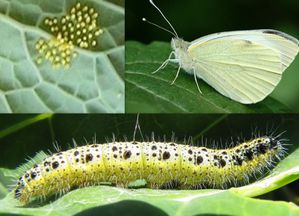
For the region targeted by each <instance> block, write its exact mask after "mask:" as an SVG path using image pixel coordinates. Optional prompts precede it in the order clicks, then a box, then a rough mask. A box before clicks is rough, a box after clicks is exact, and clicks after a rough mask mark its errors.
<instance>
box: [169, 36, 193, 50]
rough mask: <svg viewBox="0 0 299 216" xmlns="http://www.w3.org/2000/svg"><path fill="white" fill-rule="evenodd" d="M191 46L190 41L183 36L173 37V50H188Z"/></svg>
mask: <svg viewBox="0 0 299 216" xmlns="http://www.w3.org/2000/svg"><path fill="white" fill-rule="evenodd" d="M188 46H189V43H188V42H186V41H184V40H183V39H181V38H177V37H175V38H172V39H171V47H172V49H173V50H181V51H187V49H188Z"/></svg>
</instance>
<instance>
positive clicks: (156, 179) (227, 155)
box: [14, 136, 285, 204]
mask: <svg viewBox="0 0 299 216" xmlns="http://www.w3.org/2000/svg"><path fill="white" fill-rule="evenodd" d="M284 155H285V148H284V144H283V142H282V141H281V140H278V139H277V137H272V136H263V137H258V138H254V139H252V140H250V141H248V142H244V143H241V144H240V145H238V146H236V147H233V148H229V149H209V148H206V147H196V146H190V145H183V144H177V143H174V142H155V141H151V142H136V141H134V142H116V141H115V142H111V143H106V144H91V145H86V146H82V147H76V148H73V149H70V150H67V151H63V152H59V153H55V154H53V155H51V156H49V157H47V158H45V159H44V160H43V161H42V162H41V163H39V164H36V165H34V166H33V168H31V169H29V170H28V171H26V172H25V174H24V175H23V176H21V177H20V178H19V181H18V183H17V186H16V188H15V190H14V194H15V198H17V199H18V200H19V201H20V202H21V203H22V204H27V203H29V202H30V200H31V199H32V198H42V197H48V196H50V195H53V194H59V193H64V192H67V191H69V190H71V189H72V188H76V187H83V186H88V185H97V184H100V183H102V182H111V183H112V184H114V185H116V186H120V187H127V186H128V184H129V183H130V182H133V181H136V180H138V179H144V180H146V182H147V187H149V188H163V187H167V185H168V184H172V183H174V182H175V184H176V186H177V188H179V189H197V188H228V187H230V186H236V185H242V184H243V185H244V184H246V183H248V182H249V179H250V177H251V176H255V175H256V174H260V173H261V172H262V171H263V170H264V169H265V168H271V167H272V166H273V164H274V163H275V161H278V160H280V158H281V157H283V156H284Z"/></svg>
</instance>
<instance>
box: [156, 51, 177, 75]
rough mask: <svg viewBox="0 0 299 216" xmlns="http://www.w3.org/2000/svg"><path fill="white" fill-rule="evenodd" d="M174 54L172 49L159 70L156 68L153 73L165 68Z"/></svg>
mask: <svg viewBox="0 0 299 216" xmlns="http://www.w3.org/2000/svg"><path fill="white" fill-rule="evenodd" d="M172 55H174V51H172V52H171V53H170V54H169V56H168V58H167V59H166V60H165V61H164V62H163V63H162V64H161V66H160V67H159V68H158V69H157V70H155V71H154V72H152V74H155V73H157V72H158V71H159V70H161V69H163V68H165V67H166V66H167V65H168V63H169V62H170V61H171V60H172V58H171V57H172Z"/></svg>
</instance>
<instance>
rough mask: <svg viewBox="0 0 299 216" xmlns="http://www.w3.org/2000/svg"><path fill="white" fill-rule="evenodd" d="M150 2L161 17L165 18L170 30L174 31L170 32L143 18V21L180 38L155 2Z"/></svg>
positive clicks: (150, 0) (151, 0)
mask: <svg viewBox="0 0 299 216" xmlns="http://www.w3.org/2000/svg"><path fill="white" fill-rule="evenodd" d="M149 2H150V3H151V5H153V6H154V7H155V8H156V9H157V11H158V12H159V13H160V14H161V16H162V17H163V19H164V20H165V21H166V22H167V23H168V25H169V26H170V28H171V29H172V31H170V30H168V29H166V28H163V27H161V26H159V25H157V24H155V23H153V22H150V21H148V20H146V19H145V18H143V19H142V20H143V21H145V22H147V23H149V24H151V25H154V26H156V27H158V28H160V29H163V30H165V31H167V32H169V33H171V34H172V35H173V36H175V37H176V38H178V37H179V36H178V34H177V33H176V31H175V29H174V27H173V26H172V25H171V23H170V22H169V20H168V19H167V18H166V16H165V15H164V14H163V12H162V11H161V10H160V8H158V6H157V5H155V3H154V1H153V0H149Z"/></svg>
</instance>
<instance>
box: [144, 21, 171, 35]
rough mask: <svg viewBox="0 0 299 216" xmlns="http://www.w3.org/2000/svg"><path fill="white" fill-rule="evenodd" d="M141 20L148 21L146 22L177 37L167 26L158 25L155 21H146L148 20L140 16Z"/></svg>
mask: <svg viewBox="0 0 299 216" xmlns="http://www.w3.org/2000/svg"><path fill="white" fill-rule="evenodd" d="M142 21H143V22H146V23H148V24H150V25H153V26H156V27H157V28H159V29H162V30H164V31H166V32H168V33H170V34H171V35H173V36H174V37H177V35H175V34H174V33H173V32H172V31H170V30H168V29H167V28H164V27H162V26H159V25H158V24H156V23H153V22H151V21H148V20H147V19H145V18H144V17H143V18H142Z"/></svg>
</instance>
